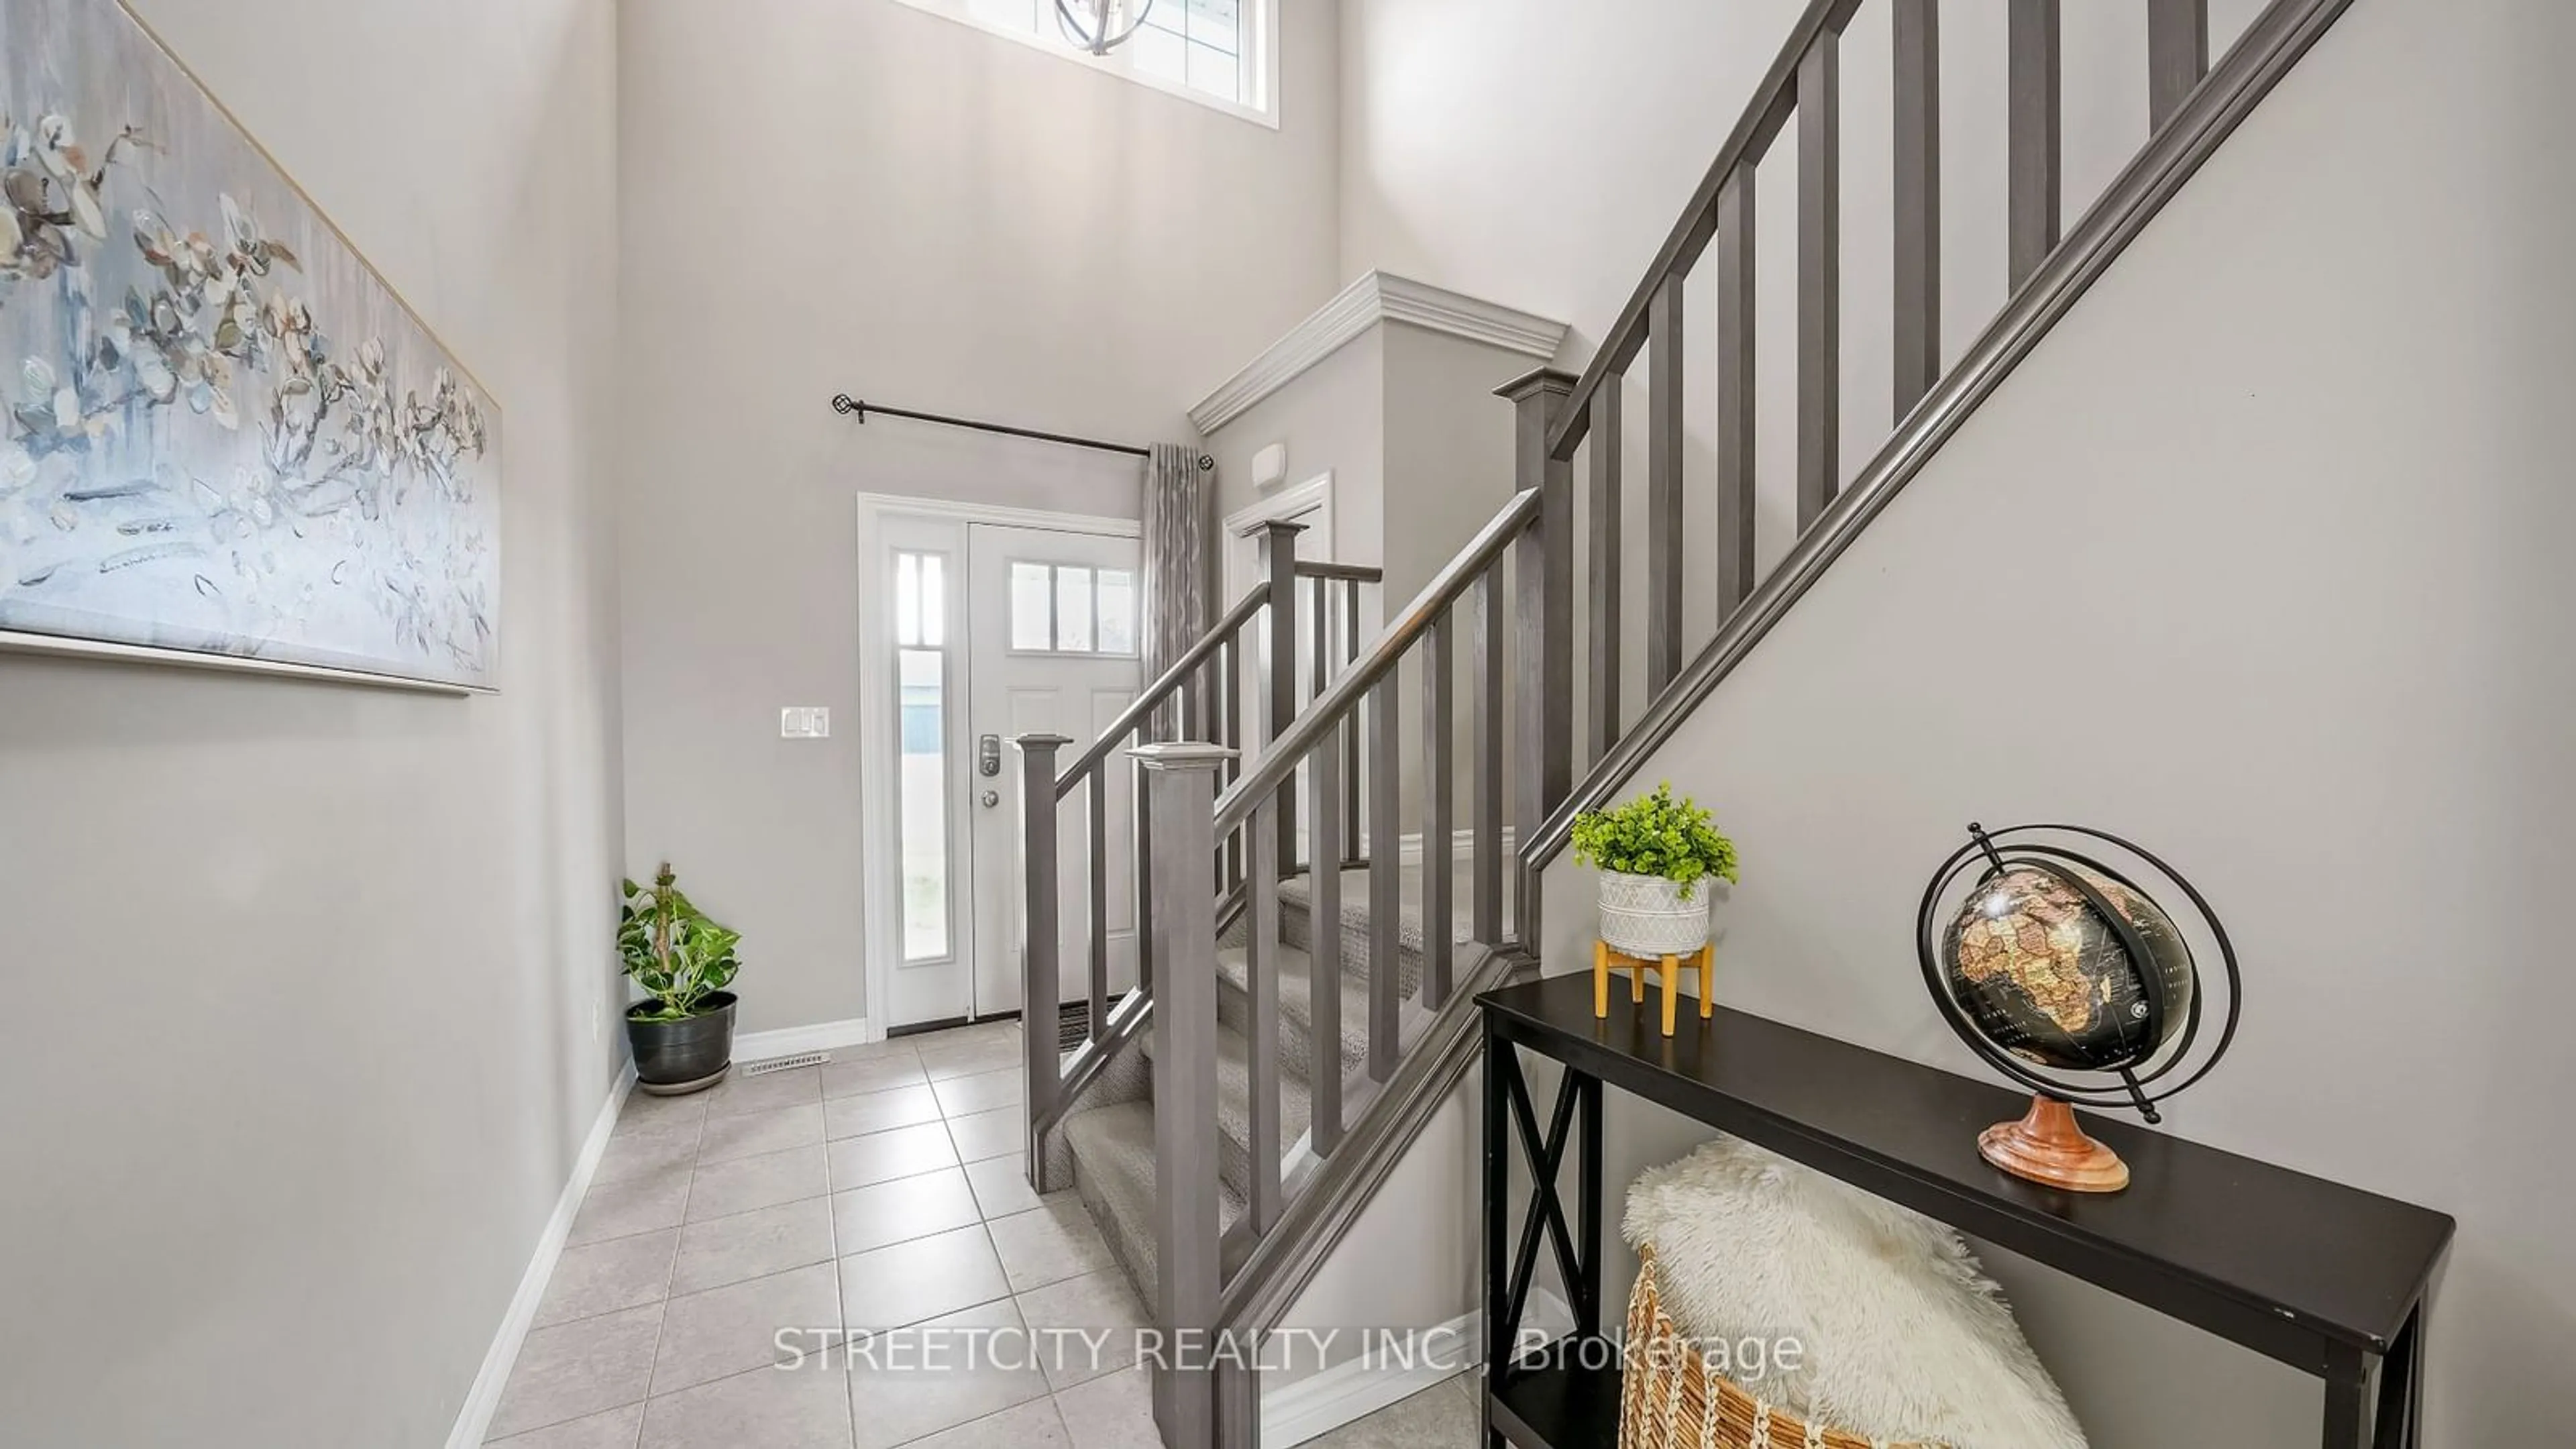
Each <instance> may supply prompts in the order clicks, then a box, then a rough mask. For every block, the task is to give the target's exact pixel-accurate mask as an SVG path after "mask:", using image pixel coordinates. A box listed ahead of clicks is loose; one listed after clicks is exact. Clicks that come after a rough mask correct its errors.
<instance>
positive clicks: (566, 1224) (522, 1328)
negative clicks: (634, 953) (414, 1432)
mask: <svg viewBox="0 0 2576 1449" xmlns="http://www.w3.org/2000/svg"><path fill="white" fill-rule="evenodd" d="M634 1085H635V1064H634V1063H633V1062H631V1061H630V1062H628V1063H627V1064H626V1069H625V1070H624V1071H622V1072H620V1073H618V1074H617V1085H616V1086H614V1087H611V1088H610V1089H609V1092H608V1100H607V1101H606V1102H603V1103H601V1104H600V1108H599V1118H598V1120H597V1121H594V1122H592V1123H591V1124H590V1136H589V1138H588V1139H586V1140H585V1141H584V1142H583V1143H582V1144H581V1156H579V1157H578V1158H575V1159H574V1160H573V1165H572V1178H571V1180H570V1181H568V1182H566V1183H565V1184H564V1190H563V1195H562V1196H561V1197H558V1198H556V1199H555V1213H554V1216H553V1217H550V1218H548V1219H546V1227H545V1231H544V1232H542V1233H540V1234H538V1235H537V1251H536V1253H535V1255H534V1256H532V1257H530V1258H529V1259H528V1271H527V1272H525V1273H523V1274H521V1275H520V1276H519V1291H518V1292H517V1293H515V1294H513V1295H511V1298H510V1308H509V1311H508V1312H506V1313H504V1314H502V1315H501V1331H500V1332H498V1333H496V1334H494V1335H492V1347H491V1348H490V1350H489V1351H487V1352H486V1353H485V1354H484V1355H483V1367H482V1370H481V1371H480V1372H478V1373H476V1374H475V1375H474V1387H473V1388H472V1389H471V1390H469V1391H467V1393H466V1395H465V1407H464V1408H462V1409H459V1410H457V1411H456V1426H455V1427H454V1428H452V1429H450V1430H449V1431H448V1433H447V1449H478V1446H480V1445H481V1444H482V1442H483V1436H484V1434H486V1433H487V1432H489V1431H490V1429H491V1427H492V1414H493V1411H495V1410H497V1409H499V1408H500V1407H501V1390H502V1389H503V1388H505V1387H507V1386H508V1384H509V1382H510V1368H511V1366H512V1365H513V1364H516V1363H517V1362H518V1361H519V1345H520V1343H521V1342H522V1341H524V1340H525V1339H526V1338H527V1336H528V1325H529V1324H530V1323H532V1322H534V1321H535V1320H536V1316H537V1304H538V1302H539V1301H540V1300H542V1299H543V1298H544V1297H545V1296H546V1283H547V1281H548V1280H549V1279H551V1278H553V1277H554V1274H555V1260H556V1259H558V1258H560V1257H562V1256H563V1250H564V1240H565V1239H566V1238H569V1237H571V1236H572V1220H573V1219H574V1218H575V1217H576V1216H578V1215H579V1214H580V1212H581V1200H582V1197H583V1196H584V1195H585V1194H587V1193H588V1192H589V1191H590V1178H591V1174H593V1173H595V1172H597V1171H598V1170H599V1159H600V1158H601V1157H602V1156H604V1155H605V1154H606V1153H607V1151H608V1138H609V1134H610V1133H612V1132H614V1131H616V1130H617V1114H618V1111H619V1109H621V1108H623V1107H624V1106H625V1105H626V1094H627V1092H628V1091H629V1090H631V1089H632V1088H633V1087H634Z"/></svg>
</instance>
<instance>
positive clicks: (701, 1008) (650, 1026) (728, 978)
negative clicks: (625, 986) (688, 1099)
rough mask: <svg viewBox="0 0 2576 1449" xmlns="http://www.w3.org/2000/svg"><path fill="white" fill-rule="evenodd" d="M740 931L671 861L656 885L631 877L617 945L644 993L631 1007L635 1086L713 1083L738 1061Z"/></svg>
mask: <svg viewBox="0 0 2576 1449" xmlns="http://www.w3.org/2000/svg"><path fill="white" fill-rule="evenodd" d="M741 942H742V933H741V932H739V931H733V930H728V929H726V928H725V927H723V926H720V925H717V924H716V923H715V922H714V921H712V920H709V919H708V918H707V914H706V913H705V912H704V911H701V910H699V909H698V908H697V907H696V906H695V905H692V904H691V903H690V901H689V898H688V897H687V896H685V895H682V894H681V893H680V888H679V886H678V884H677V883H676V878H675V877H674V876H673V874H672V871H671V866H670V863H669V862H668V861H665V862H663V865H662V869H661V871H660V872H659V873H658V874H656V875H655V876H654V877H653V884H651V885H650V886H639V885H637V884H636V883H635V882H633V881H631V880H630V881H627V882H625V901H624V904H623V906H622V907H621V908H620V909H619V911H618V916H617V950H618V954H619V955H620V956H622V957H623V958H624V959H625V963H626V977H627V979H628V980H630V981H633V982H634V983H635V984H636V985H637V986H638V987H640V988H641V989H642V990H643V991H644V993H645V999H644V1000H642V1001H639V1002H637V1003H635V1004H634V1005H633V1006H630V1007H628V1008H627V1010H626V1037H627V1041H628V1043H629V1044H630V1045H631V1046H633V1048H634V1050H635V1078H636V1085H637V1086H640V1087H642V1088H643V1089H644V1090H645V1091H648V1092H655V1093H659V1094H662V1095H665V1096H670V1095H676V1094H678V1093H682V1092H694V1091H697V1090H699V1089H701V1088H704V1087H711V1086H714V1085H715V1084H716V1082H717V1081H719V1080H721V1079H722V1078H723V1076H724V1074H725V1071H726V1069H727V1068H729V1067H731V1066H732V1065H733V1009H734V995H733V993H732V992H730V991H727V990H726V989H725V988H726V987H728V986H730V985H732V984H733V978H734V975H735V973H737V972H739V971H740V970H741V969H742V962H741V961H740V959H739V958H737V957H736V955H735V954H734V948H735V947H737V946H738V945H740V944H741Z"/></svg>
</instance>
